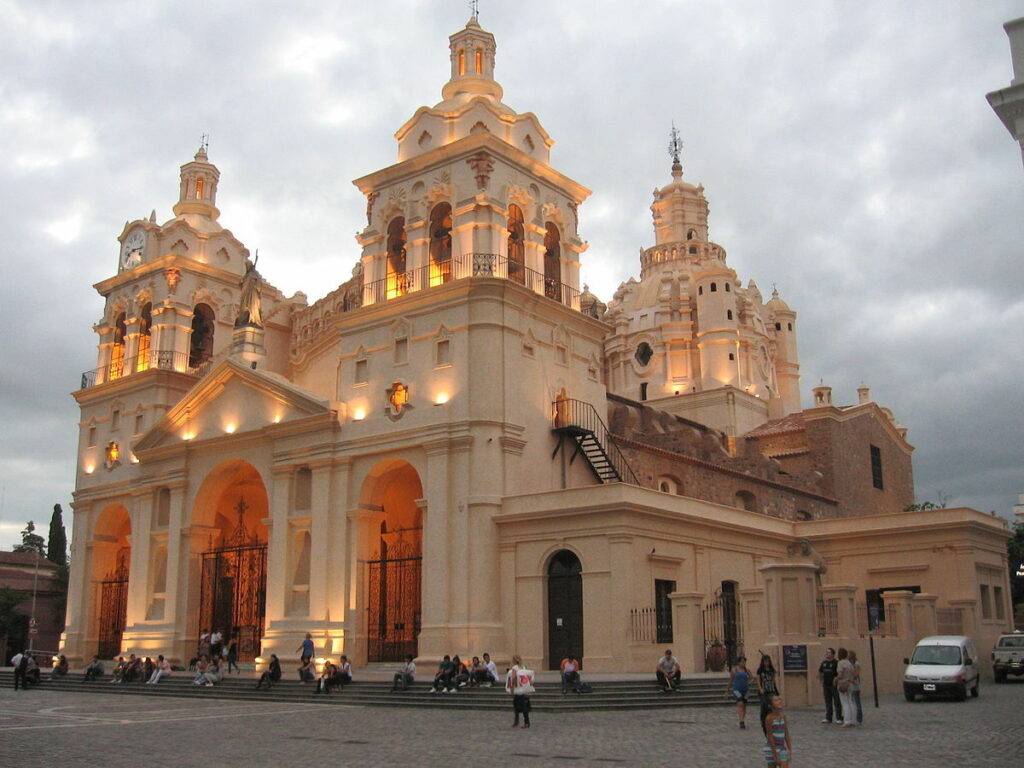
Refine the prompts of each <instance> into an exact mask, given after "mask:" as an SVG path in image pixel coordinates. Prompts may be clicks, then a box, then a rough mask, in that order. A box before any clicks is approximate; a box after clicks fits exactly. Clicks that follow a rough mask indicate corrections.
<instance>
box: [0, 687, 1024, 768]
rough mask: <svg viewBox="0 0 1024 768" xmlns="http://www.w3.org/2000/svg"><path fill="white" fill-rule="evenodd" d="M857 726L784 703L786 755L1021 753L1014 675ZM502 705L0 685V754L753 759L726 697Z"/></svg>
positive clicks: (609, 761)
mask: <svg viewBox="0 0 1024 768" xmlns="http://www.w3.org/2000/svg"><path fill="white" fill-rule="evenodd" d="M865 707H866V718H865V723H864V726H863V727H861V728H851V729H840V728H839V727H838V726H836V725H823V724H821V723H819V720H820V719H821V713H820V711H818V710H813V709H797V710H790V712H789V720H790V728H791V731H792V734H793V747H794V761H793V763H792V765H793V766H798V767H800V766H823V767H827V768H842V767H843V766H856V768H866V767H869V766H870V767H875V766H878V767H881V766H943V767H945V766H952V765H965V766H1019V765H1021V761H1022V755H1024V716H1022V712H1024V681H1021V682H1017V684H1013V683H1011V684H1008V685H1000V686H996V685H992V684H989V685H987V686H984V687H983V689H982V692H981V698H979V699H968V701H966V702H964V703H956V702H952V701H929V702H920V701H919V702H917V703H914V704H908V703H906V702H904V701H903V699H902V697H894V696H886V697H883V698H882V701H881V708H880V709H874V707H873V705H872V703H869V702H867V701H865ZM511 720H512V714H511V707H509V712H508V713H505V712H487V711H480V712H473V713H462V712H453V711H451V710H447V711H443V710H414V709H405V708H394V709H391V708H377V707H363V706H353V707H336V706H331V707H320V706H316V705H313V704H308V705H307V704H294V703H277V702H255V703H253V702H234V701H214V700H209V699H205V700H200V699H190V698H188V697H182V698H163V697H161V698H157V697H145V696H111V695H103V694H77V693H59V692H47V691H45V690H31V691H28V692H20V691H19V692H17V693H15V692H14V690H13V689H11V688H4V689H2V690H0V745H2V746H0V766H11V767H12V768H13V767H14V766H17V767H18V768H35V767H36V766H44V765H45V766H53V765H70V766H102V767H103V768H120V766H131V767H132V768H135V767H136V766H152V767H153V768H163V767H164V766H174V768H181V767H182V766H197V767H201V768H221V766H224V767H227V766H231V767H232V768H248V767H249V766H252V767H253V768H261V767H262V766H272V767H273V768H291V766H302V767H303V768H307V767H308V768H321V767H325V766H332V767H333V766H341V768H361V767H362V766H373V767H374V768H378V767H379V766H383V767H392V766H393V767H394V768H419V767H420V766H430V767H431V768H432V767H433V766H445V767H447V766H456V767H457V768H475V767H476V766H485V767H486V768H502V767H503V766H516V768H533V767H534V766H536V767H537V768H540V767H541V766H615V765H622V766H640V767H642V768H661V767H662V766H665V767H667V766H727V767H728V768H740V767H741V766H763V765H764V761H763V759H762V757H761V754H760V745H761V739H760V731H759V730H758V729H757V726H756V725H755V723H754V717H753V716H748V729H747V730H745V731H741V730H739V729H738V728H737V723H736V716H735V710H733V709H732V708H713V709H692V710H688V709H683V710H661V711H653V712H649V711H648V712H636V711H632V712H623V713H616V712H588V713H565V714H549V713H543V712H535V713H534V716H533V727H532V728H531V729H530V730H523V729H518V730H513V729H512V728H511V727H510V725H511Z"/></svg>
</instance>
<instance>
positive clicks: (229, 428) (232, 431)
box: [224, 424, 238, 435]
mask: <svg viewBox="0 0 1024 768" xmlns="http://www.w3.org/2000/svg"><path fill="white" fill-rule="evenodd" d="M236 429H238V425H237V424H225V425H224V431H225V432H227V433H228V434H229V435H233V434H235V430H236Z"/></svg>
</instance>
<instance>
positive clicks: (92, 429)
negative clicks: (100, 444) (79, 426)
mask: <svg viewBox="0 0 1024 768" xmlns="http://www.w3.org/2000/svg"><path fill="white" fill-rule="evenodd" d="M95 446H96V427H89V447H90V448H94V447H95Z"/></svg>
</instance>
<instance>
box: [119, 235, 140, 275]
mask: <svg viewBox="0 0 1024 768" xmlns="http://www.w3.org/2000/svg"><path fill="white" fill-rule="evenodd" d="M145 249H146V236H145V235H144V234H143V233H142V232H140V231H138V230H136V231H135V232H132V233H131V234H130V235H128V237H126V238H125V239H124V244H123V245H122V246H121V268H122V269H133V268H135V267H137V266H139V264H141V263H142V254H143V252H144V251H145Z"/></svg>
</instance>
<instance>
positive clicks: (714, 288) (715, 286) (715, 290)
mask: <svg viewBox="0 0 1024 768" xmlns="http://www.w3.org/2000/svg"><path fill="white" fill-rule="evenodd" d="M711 292H712V293H718V284H717V283H712V284H711Z"/></svg>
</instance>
